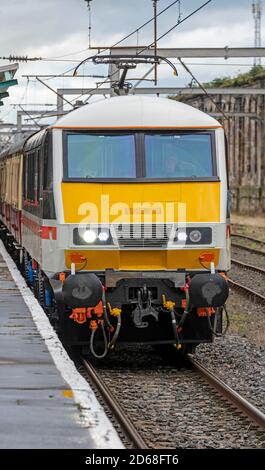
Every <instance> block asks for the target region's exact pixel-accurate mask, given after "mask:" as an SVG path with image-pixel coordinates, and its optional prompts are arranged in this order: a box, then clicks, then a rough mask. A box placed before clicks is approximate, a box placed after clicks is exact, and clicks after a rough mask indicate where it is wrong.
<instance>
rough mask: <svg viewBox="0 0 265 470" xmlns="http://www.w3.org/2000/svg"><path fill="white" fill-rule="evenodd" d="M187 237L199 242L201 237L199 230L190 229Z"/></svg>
mask: <svg viewBox="0 0 265 470" xmlns="http://www.w3.org/2000/svg"><path fill="white" fill-rule="evenodd" d="M189 238H190V241H191V242H192V243H199V242H200V241H201V239H202V234H201V232H200V230H197V229H196V230H192V231H191V232H190V234H189Z"/></svg>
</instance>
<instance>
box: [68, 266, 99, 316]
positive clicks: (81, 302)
mask: <svg viewBox="0 0 265 470" xmlns="http://www.w3.org/2000/svg"><path fill="white" fill-rule="evenodd" d="M102 289H103V287H102V284H101V282H100V280H99V278H98V277H97V276H96V275H95V274H93V273H80V274H74V275H73V274H71V275H70V276H68V277H67V278H66V279H65V282H64V284H63V289H62V293H63V299H64V303H65V304H66V305H68V306H69V307H71V308H82V307H95V306H96V305H98V303H99V302H100V300H101V299H102Z"/></svg>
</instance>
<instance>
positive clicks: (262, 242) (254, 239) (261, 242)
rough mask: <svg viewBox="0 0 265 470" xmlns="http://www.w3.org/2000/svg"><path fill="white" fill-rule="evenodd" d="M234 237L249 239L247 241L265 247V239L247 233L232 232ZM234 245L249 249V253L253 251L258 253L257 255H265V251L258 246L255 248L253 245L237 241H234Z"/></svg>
mask: <svg viewBox="0 0 265 470" xmlns="http://www.w3.org/2000/svg"><path fill="white" fill-rule="evenodd" d="M234 238H239V239H241V240H247V241H250V242H252V243H255V244H256V245H259V246H261V247H263V248H264V247H265V241H264V240H260V239H259V238H253V237H250V236H247V235H240V234H237V233H234V234H232V239H234ZM232 247H234V248H241V249H242V250H245V251H248V252H249V253H253V254H256V255H260V256H265V251H262V250H258V249H257V248H253V247H252V246H246V245H244V244H241V243H236V242H233V241H232Z"/></svg>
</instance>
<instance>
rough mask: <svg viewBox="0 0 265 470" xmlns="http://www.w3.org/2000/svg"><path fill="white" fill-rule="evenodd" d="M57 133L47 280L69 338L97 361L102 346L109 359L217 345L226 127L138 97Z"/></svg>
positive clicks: (224, 261)
mask: <svg viewBox="0 0 265 470" xmlns="http://www.w3.org/2000/svg"><path fill="white" fill-rule="evenodd" d="M52 133H53V179H54V202H55V209H56V230H57V240H56V242H54V244H53V243H52V242H51V240H49V258H47V259H45V261H44V264H46V266H45V269H44V270H45V271H46V272H49V277H50V278H51V279H50V285H51V286H52V289H53V293H54V295H55V298H56V296H57V304H58V305H59V304H60V305H61V314H60V315H61V317H62V316H63V321H62V322H61V325H62V326H61V328H63V329H64V335H65V336H66V337H67V338H68V340H69V341H70V342H73V343H74V342H79V343H81V342H83V343H86V341H87V338H90V345H91V349H92V351H93V352H94V354H95V355H97V354H96V352H95V347H94V343H97V342H102V341H103V343H105V349H104V353H103V355H104V354H105V353H106V351H107V349H108V348H110V346H113V344H114V342H116V341H119V342H148V343H153V344H157V343H159V344H161V343H173V344H176V345H177V346H178V347H179V348H181V347H183V346H184V345H185V348H186V349H187V350H192V349H193V348H194V346H195V345H196V344H198V343H200V342H205V341H211V340H212V337H213V334H214V333H216V332H217V331H218V332H219V333H220V332H221V326H220V325H221V322H220V319H221V315H222V307H223V306H224V304H225V301H226V298H227V295H228V287H227V282H226V280H225V273H226V272H227V270H228V269H229V267H230V264H229V263H230V247H229V219H228V217H229V214H228V204H227V200H228V187H227V186H228V185H227V168H226V157H225V142H224V133H223V129H222V127H221V126H220V124H219V123H218V122H217V121H215V120H214V119H212V118H211V117H209V116H207V115H205V114H204V113H201V112H200V111H197V110H195V109H193V108H191V107H189V106H186V105H183V104H181V103H176V102H173V101H171V100H166V99H160V98H146V97H135V96H134V97H120V98H113V99H110V100H107V101H104V102H100V103H96V104H93V105H90V106H85V107H83V108H80V109H79V110H77V111H75V112H73V113H70V114H69V115H68V116H67V117H65V118H62V119H61V120H59V121H58V123H57V124H56V125H55V126H54V127H53V130H52ZM45 246H46V247H47V246H48V244H47V243H46V245H45ZM45 246H44V250H45ZM52 252H53V255H52V258H53V260H52V261H51V262H50V265H49V259H51V253H52ZM44 258H45V256H44ZM55 266H57V269H56V270H55V269H54V267H55ZM54 271H55V272H54ZM60 286H61V288H60ZM59 297H60V299H59ZM66 318H67V321H66ZM107 333H108V334H107ZM107 337H109V338H110V340H109V342H108V341H107V340H106V338H107Z"/></svg>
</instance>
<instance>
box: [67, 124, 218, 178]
mask: <svg viewBox="0 0 265 470" xmlns="http://www.w3.org/2000/svg"><path fill="white" fill-rule="evenodd" d="M174 133H175V134H180V135H185V134H186V135H187V134H208V135H210V140H211V156H212V173H213V174H212V176H198V177H185V176H184V177H173V178H170V177H161V178H157V177H156V178H147V177H145V171H146V170H145V169H146V160H145V135H156V134H158V135H162V134H163V135H172V134H174ZM73 134H92V135H113V136H119V135H132V134H133V135H134V137H135V158H136V162H135V163H136V165H135V168H136V177H134V178H130V177H129V178H126V177H125V178H72V177H69V176H68V135H73ZM207 181H209V182H215V181H220V178H219V176H218V172H217V152H216V136H215V131H214V130H213V129H207V130H203V129H202V130H200V129H198V130H197V129H196V130H194V129H188V128H187V129H179V128H176V129H168V130H164V129H159V128H156V129H148V128H146V129H141V130H139V129H136V128H131V129H128V128H127V129H125V130H123V129H117V131H116V130H108V129H106V128H104V129H103V128H102V129H86V130H83V129H75V130H72V129H71V130H69V129H68V130H67V129H66V130H64V131H63V182H68V183H71V182H72V183H74V182H76V183H168V182H170V183H171V182H172V183H173V182H183V183H185V182H207Z"/></svg>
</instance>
